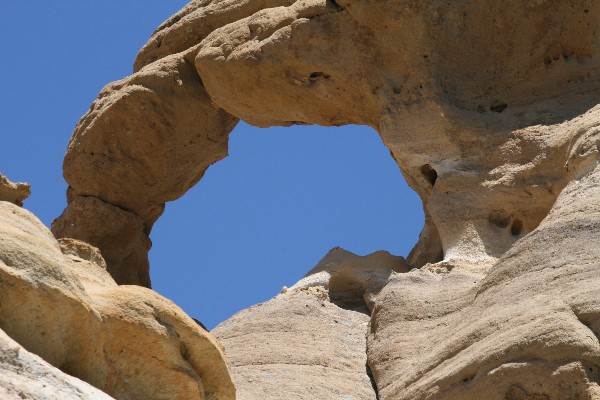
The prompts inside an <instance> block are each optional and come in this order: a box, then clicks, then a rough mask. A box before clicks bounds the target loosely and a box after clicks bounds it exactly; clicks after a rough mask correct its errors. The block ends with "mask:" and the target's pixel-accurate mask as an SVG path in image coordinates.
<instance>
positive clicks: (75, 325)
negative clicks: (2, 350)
mask: <svg viewBox="0 0 600 400" xmlns="http://www.w3.org/2000/svg"><path fill="white" fill-rule="evenodd" d="M0 227H1V229H0V328H1V329H2V330H4V331H5V332H6V333H7V334H8V335H9V336H10V337H11V338H13V339H14V340H16V341H17V342H18V343H19V344H21V345H22V346H23V347H25V348H26V349H27V350H29V351H31V352H32V353H35V354H38V355H39V356H41V357H42V358H43V359H44V360H46V361H47V362H49V363H50V364H52V365H53V366H55V367H57V368H60V369H61V370H62V371H63V372H66V373H68V374H70V375H73V376H75V377H78V378H80V379H82V380H84V381H86V382H88V383H90V384H92V385H93V386H95V387H97V388H99V389H101V390H102V391H104V392H106V393H108V394H109V395H111V396H113V397H114V398H115V399H144V400H149V399H166V398H168V399H180V400H183V399H186V400H187V399H234V398H235V388H234V386H233V383H232V382H231V378H230V376H229V370H228V365H227V362H226V361H225V358H224V355H223V348H222V346H221V345H220V344H219V343H218V342H217V341H216V339H215V338H214V337H213V336H212V335H211V334H209V333H207V332H206V331H205V330H203V329H201V328H200V327H199V326H198V325H197V324H196V323H195V322H194V321H193V320H192V319H191V318H189V317H188V316H187V315H185V313H184V312H183V311H182V310H180V309H179V308H178V307H177V306H176V305H175V304H173V303H172V302H170V301H168V300H166V299H164V298H163V297H161V296H160V295H158V294H157V293H155V292H153V291H151V290H149V289H146V288H142V287H138V286H117V284H116V283H115V282H114V280H113V279H112V278H111V277H110V275H109V274H108V273H107V271H106V269H105V268H106V264H105V262H104V260H103V259H102V257H101V255H100V253H99V251H98V249H96V248H94V247H92V246H90V245H88V244H87V243H82V242H77V241H74V240H62V241H61V246H59V243H58V242H57V241H56V240H55V239H54V237H53V236H52V234H51V233H50V232H49V231H48V229H47V228H46V227H45V226H44V225H43V224H42V223H41V222H40V221H39V220H38V219H37V218H35V216H33V215H32V214H31V213H30V212H28V211H26V210H23V209H22V208H19V207H17V206H16V205H13V204H11V203H8V202H0ZM61 248H62V250H63V251H64V253H65V254H63V253H62V252H61ZM11 390H12V389H11Z"/></svg>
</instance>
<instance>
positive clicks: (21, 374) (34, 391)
mask: <svg viewBox="0 0 600 400" xmlns="http://www.w3.org/2000/svg"><path fill="white" fill-rule="evenodd" d="M0 398H2V399H4V400H56V399H64V400H111V399H113V398H112V397H110V396H109V395H107V394H106V393H104V392H101V391H100V390H98V389H96V388H94V387H93V386H91V385H89V384H87V383H85V382H82V381H80V380H79V379H77V378H74V377H72V376H70V375H67V374H65V373H64V372H61V371H60V370H59V369H57V368H55V367H53V366H52V365H50V364H48V363H47V362H46V361H44V360H42V359H41V358H40V357H38V356H36V355H35V354H31V353H30V352H28V351H27V350H25V349H24V348H23V347H22V346H21V345H19V344H18V343H17V342H15V341H14V340H12V339H11V338H10V337H8V336H7V335H6V334H5V333H4V332H2V330H0ZM113 400H114V399H113Z"/></svg>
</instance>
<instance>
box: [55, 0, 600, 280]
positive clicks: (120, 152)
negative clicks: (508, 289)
mask: <svg viewBox="0 0 600 400" xmlns="http://www.w3.org/2000/svg"><path fill="white" fill-rule="evenodd" d="M551 5H552V6H556V7H558V9H557V8H553V7H551ZM510 9H511V7H509V6H508V5H505V4H492V5H489V4H487V3H485V4H484V3H483V2H478V1H470V2H466V3H464V4H463V3H461V4H455V5H447V4H446V5H445V4H438V3H435V2H432V3H427V4H423V5H419V6H417V5H411V4H410V3H405V2H401V1H390V2H386V3H382V4H378V6H377V7H373V6H372V5H371V4H370V3H369V2H364V1H340V2H337V3H336V2H332V1H325V0H311V1H289V0H280V1H242V2H239V1H212V2H206V1H194V2H192V3H190V4H189V5H188V6H187V7H186V8H184V9H183V10H182V11H180V12H179V13H178V14H176V15H175V16H174V17H172V18H171V19H170V20H168V21H167V22H165V24H163V25H162V26H161V27H160V28H159V29H158V30H157V31H156V32H155V34H154V35H153V36H152V38H151V39H150V41H149V42H148V44H146V46H145V47H144V48H143V49H142V50H141V51H140V54H139V55H138V57H137V59H136V62H135V68H136V71H137V72H136V73H135V74H134V75H132V76H130V77H128V78H125V79H124V80H122V81H119V82H115V83H112V84H110V85H108V86H107V87H106V88H105V89H104V90H103V91H102V92H101V93H100V95H99V97H98V99H97V100H96V101H95V102H94V104H93V105H92V107H91V109H90V111H89V112H88V113H87V114H86V115H85V116H84V117H83V118H82V120H81V121H80V122H79V124H78V125H77V127H76V129H75V133H74V134H73V138H72V139H71V142H70V144H69V149H68V151H67V155H66V157H65V162H64V175H65V179H66V180H67V182H68V183H69V185H70V188H69V193H68V200H69V206H68V208H67V209H66V211H65V213H64V214H63V215H62V216H61V217H60V218H59V219H58V220H57V221H55V223H54V224H53V232H54V233H55V234H56V235H57V237H63V236H64V237H75V238H79V239H83V240H87V241H89V242H91V243H92V244H94V245H97V246H98V247H99V248H100V249H102V251H103V254H104V255H105V257H106V259H107V262H108V264H109V270H110V271H111V273H112V275H113V276H114V277H115V279H117V281H119V282H120V283H135V284H141V285H145V286H149V284H150V281H149V276H148V262H147V257H146V254H145V253H146V252H147V250H148V249H149V247H150V241H149V238H148V234H149V232H150V230H151V228H152V224H153V223H154V222H155V221H156V219H157V218H158V217H159V216H160V214H161V213H162V210H163V207H164V203H165V202H167V201H172V200H175V199H177V198H178V197H180V196H181V195H182V194H183V193H184V192H185V191H186V190H187V189H188V188H189V187H191V186H192V185H193V184H195V183H196V182H197V181H198V180H199V179H200V178H201V176H202V174H203V173H204V171H205V170H206V168H207V167H208V166H209V165H210V164H212V163H214V162H216V161H218V160H219V159H221V158H223V157H224V156H225V155H226V154H227V135H228V133H229V132H230V131H231V130H232V128H233V127H234V126H235V124H236V122H237V118H243V119H244V120H245V121H248V122H250V123H253V124H255V125H258V126H271V125H290V124H296V123H316V124H322V125H342V124H348V123H356V124H366V125H370V126H372V127H374V128H375V129H376V130H377V131H378V132H379V133H380V135H381V137H382V139H383V140H384V143H385V144H386V145H387V146H388V147H389V148H390V151H391V153H392V155H393V156H394V157H395V159H396V160H397V162H398V165H399V166H400V168H401V169H402V171H403V173H404V176H405V177H406V179H407V181H408V183H409V184H410V185H411V186H412V187H413V188H414V189H415V190H416V191H417V193H418V194H419V195H420V196H421V198H422V199H423V203H424V207H425V211H426V219H427V220H426V226H425V228H424V230H423V234H422V236H421V240H420V242H419V243H418V244H417V246H416V247H415V250H414V251H413V253H412V254H411V257H410V259H409V262H410V263H411V264H412V265H413V266H415V267H419V266H421V265H424V264H426V263H427V262H430V261H432V262H434V261H439V260H440V255H441V253H442V251H443V253H444V254H445V258H446V259H449V258H452V259H463V260H483V259H488V260H493V259H494V258H495V257H497V256H500V255H502V254H503V253H504V251H506V250H507V249H508V248H509V247H510V245H511V244H512V243H514V241H515V240H516V239H517V238H519V237H522V236H523V235H524V234H526V233H527V232H530V231H531V230H533V229H534V228H535V227H536V226H537V225H538V224H539V222H540V221H541V220H542V219H543V218H544V216H545V215H546V214H547V213H548V211H549V210H550V207H551V205H552V204H553V203H554V200H555V199H556V196H557V195H558V193H560V190H561V189H562V188H563V187H564V186H565V185H566V183H567V182H568V181H569V180H570V179H571V177H572V176H574V174H576V172H573V171H575V169H573V168H572V167H571V170H570V171H568V172H565V171H564V170H563V166H564V165H565V164H566V163H567V161H569V159H570V158H571V154H566V153H568V150H569V149H570V148H572V147H573V146H574V143H576V142H577V140H578V139H579V137H580V136H581V134H580V133H579V134H578V133H576V132H573V133H572V135H571V136H570V137H568V138H563V139H562V143H550V142H552V141H553V138H552V136H553V135H552V128H551V126H553V125H556V124H557V123H559V122H561V121H565V120H568V119H569V118H572V117H574V116H576V115H579V114H581V113H582V112H583V111H585V110H587V109H589V108H590V107H591V106H592V105H594V104H595V100H597V88H598V80H599V79H600V73H599V72H598V71H600V68H598V54H597V51H598V46H597V44H598V39H597V35H596V34H595V32H594V30H593V29H592V28H591V27H592V26H593V24H594V23H596V22H597V21H598V10H597V7H593V4H592V3H590V2H585V1H580V2H575V3H574V4H573V6H572V7H571V5H570V4H566V3H564V2H546V3H545V4H540V5H537V6H536V5H526V6H525V5H520V4H518V3H515V4H514V8H513V9H517V10H518V13H519V14H518V15H517V16H515V15H513V12H512V11H509V10H510ZM550 9H552V10H554V12H550V11H547V10H550ZM545 10H546V11H545ZM527 19H530V20H531V22H529V23H526V24H518V26H516V27H515V29H514V30H507V29H504V27H506V26H513V25H515V24H516V22H517V21H522V20H527ZM382 21H383V22H384V26H385V29H380V23H381V22H382ZM582 21H583V22H582ZM542 23H544V24H551V25H552V26H558V27H562V28H563V29H555V30H550V31H548V32H542V39H541V41H540V39H539V31H538V30H537V28H536V27H537V26H538V25H539V24H542ZM511 24H512V25H511ZM567 28H568V29H567ZM460 43H468V44H469V45H468V46H462V45H460ZM492 49H493V50H492ZM557 57H558V58H557ZM468 77H471V78H468ZM573 93H576V94H573ZM536 124H544V125H545V127H544V128H543V129H542V128H540V129H538V130H536V131H535V132H533V131H527V127H528V126H531V125H536ZM515 146H519V148H520V149H521V150H520V151H519V152H515V151H512V149H513V148H514V147H515ZM534 157H537V158H535V159H534V160H533V162H531V161H532V160H531V158H534ZM573 157H575V158H576V159H579V158H585V157H580V156H579V155H576V154H574V155H573ZM574 162H577V161H576V160H572V161H571V165H572V164H573V163H574ZM424 168H427V169H428V171H429V174H430V175H428V174H427V173H425V172H423V171H424ZM465 171H470V172H465ZM431 174H435V179H432V177H431V176H432V175H431ZM532 199H535V204H532ZM465 204H469V206H467V207H465ZM99 210H103V211H102V217H101V218H102V219H103V220H105V221H106V220H107V219H108V220H110V221H112V222H111V224H110V225H112V226H113V228H111V229H110V230H106V228H105V226H107V225H109V224H102V223H100V221H99V220H97V219H98V215H99V213H100V211H99ZM499 213H500V214H502V215H505V219H508V222H509V223H510V224H511V226H510V229H505V228H506V227H505V226H503V224H504V223H503V222H501V223H500V224H498V223H496V222H495V220H494V218H495V216H496V215H498V214H499ZM515 224H516V225H515ZM459 225H460V226H459ZM115 226H116V227H119V228H118V229H116V228H114V227H115Z"/></svg>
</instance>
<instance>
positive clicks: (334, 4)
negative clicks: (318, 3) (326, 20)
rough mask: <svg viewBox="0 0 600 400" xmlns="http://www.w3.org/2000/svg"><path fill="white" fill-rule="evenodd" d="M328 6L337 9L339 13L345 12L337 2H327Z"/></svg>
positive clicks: (334, 0)
mask: <svg viewBox="0 0 600 400" xmlns="http://www.w3.org/2000/svg"><path fill="white" fill-rule="evenodd" d="M327 4H328V5H331V7H333V8H335V10H336V11H337V12H340V11H344V7H342V6H340V5H339V4H338V2H337V1H336V0H327Z"/></svg>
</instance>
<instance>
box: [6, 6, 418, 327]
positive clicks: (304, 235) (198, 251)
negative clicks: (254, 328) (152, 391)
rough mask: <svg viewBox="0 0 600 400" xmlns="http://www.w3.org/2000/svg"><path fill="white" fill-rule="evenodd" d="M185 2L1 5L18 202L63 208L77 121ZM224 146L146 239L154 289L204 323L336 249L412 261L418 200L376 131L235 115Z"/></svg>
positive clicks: (259, 297)
mask: <svg viewBox="0 0 600 400" xmlns="http://www.w3.org/2000/svg"><path fill="white" fill-rule="evenodd" d="M185 4H186V2H185V1H180V0H179V1H175V0H163V1H157V0H153V1H148V0H145V1H140V0H138V1H126V2H124V1H117V0H109V1H102V2H92V1H66V0H59V1H52V2H42V1H24V0H19V1H17V0H8V1H5V2H3V4H2V21H1V22H0V50H1V51H2V53H3V54H2V63H0V83H1V85H2V88H1V90H0V106H1V110H2V118H0V138H1V139H2V141H1V142H0V171H1V172H3V173H5V174H7V175H8V177H9V178H10V179H11V180H13V181H17V180H18V181H28V182H30V183H31V184H32V196H31V197H30V198H29V199H28V200H26V202H25V207H26V208H28V209H29V210H31V211H33V212H34V213H35V214H36V215H37V216H38V217H39V218H40V219H41V220H42V221H43V222H44V223H45V224H46V225H49V224H50V223H51V221H52V220H53V219H54V218H56V217H57V216H58V215H59V214H60V213H61V212H62V210H63V208H64V207H65V206H66V201H65V190H66V183H65V182H64V180H63V178H62V170H61V165H62V159H63V156H64V152H65V150H66V146H67V142H68V140H69V137H70V135H71V132H72V130H73V127H74V126H75V124H76V123H77V121H78V119H79V118H80V117H81V116H82V115H83V114H84V113H85V112H86V111H87V109H88V107H89V106H90V104H91V103H92V101H93V100H94V98H95V97H96V95H97V94H98V92H99V91H100V89H101V88H102V87H103V86H104V85H105V84H107V83H108V82H111V81H114V80H117V79H120V78H122V77H124V76H126V75H128V74H130V73H131V70H132V63H133V59H134V57H135V55H136V53H137V51H138V50H139V49H140V48H141V46H142V45H143V44H144V43H145V42H146V40H147V39H148V38H149V36H150V35H151V33H152V31H153V30H154V29H155V28H156V27H157V26H158V25H159V24H160V23H161V22H163V21H164V20H165V19H167V18H168V17H169V16H170V15H172V14H173V13H175V12H176V11H177V10H178V9H180V8H181V7H183V6H184V5H185ZM229 153H230V155H229V157H228V158H226V159H225V160H223V161H221V162H219V163H217V164H215V165H213V166H212V167H211V168H210V169H209V170H208V172H207V173H206V175H205V177H204V178H203V180H202V181H201V182H200V183H199V184H198V185H196V187H194V188H193V189H192V190H190V191H189V192H188V193H187V194H186V195H185V196H184V197H183V198H181V199H180V200H178V201H176V202H173V203H169V204H168V205H167V208H166V211H165V213H164V215H163V217H162V218H161V219H160V220H159V221H158V222H157V224H156V225H155V227H154V229H153V231H152V234H151V239H152V241H153V243H154V246H153V249H152V250H151V252H150V263H151V276H152V283H153V287H154V289H155V290H157V291H158V292H159V293H161V294H163V295H164V296H166V297H167V298H169V299H171V300H173V301H175V302H176V303H177V304H178V305H179V306H180V307H182V308H183V309H184V310H185V311H186V312H187V313H188V314H190V315H191V316H192V317H195V318H197V319H199V320H201V321H202V322H203V323H205V324H206V325H207V326H208V327H209V328H212V327H214V326H215V325H217V324H218V323H220V322H221V321H223V320H225V319H227V318H228V317H229V316H231V315H232V314H233V313H235V312H237V311H239V310H241V309H243V308H246V307H249V306H251V305H253V304H256V303H258V302H261V301H265V300H268V299H269V298H271V297H273V296H274V295H276V294H277V293H278V292H279V290H280V289H281V287H282V286H283V285H286V286H291V285H293V284H294V283H295V282H296V281H297V280H298V279H300V278H301V277H302V276H303V275H304V274H305V273H306V272H307V271H309V270H310V269H311V268H312V267H313V266H314V265H315V264H316V263H317V262H318V261H319V260H320V259H321V258H322V257H323V256H324V255H325V254H326V253H327V251H328V250H329V249H331V248H333V247H335V246H340V247H343V248H345V249H347V250H350V251H352V252H354V253H357V254H360V255H365V254H368V253H371V252H373V251H377V250H388V251H390V252H391V253H393V254H396V255H404V256H406V255H407V254H408V252H409V251H410V249H411V248H412V246H413V245H414V243H415V242H416V240H417V238H418V235H419V232H420V230H421V227H422V225H423V214H422V209H421V203H420V200H419V199H418V197H417V195H416V194H415V193H414V192H413V191H412V190H411V189H410V188H408V187H407V186H406V183H405V182H404V179H403V177H402V175H401V173H400V170H399V169H398V167H397V166H396V165H395V163H394V161H393V160H392V158H391V157H390V155H389V151H388V150H387V149H386V148H385V146H384V145H383V143H382V142H381V140H380V139H379V137H378V135H377V134H376V132H374V131H373V130H372V129H371V128H368V127H358V126H346V127H342V128H323V127H318V126H312V127H291V128H277V127H276V128H270V129H258V128H254V127H251V126H248V125H246V124H244V123H241V124H240V125H239V126H238V127H237V128H236V129H235V131H234V132H233V133H232V135H231V136H230V150H229Z"/></svg>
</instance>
